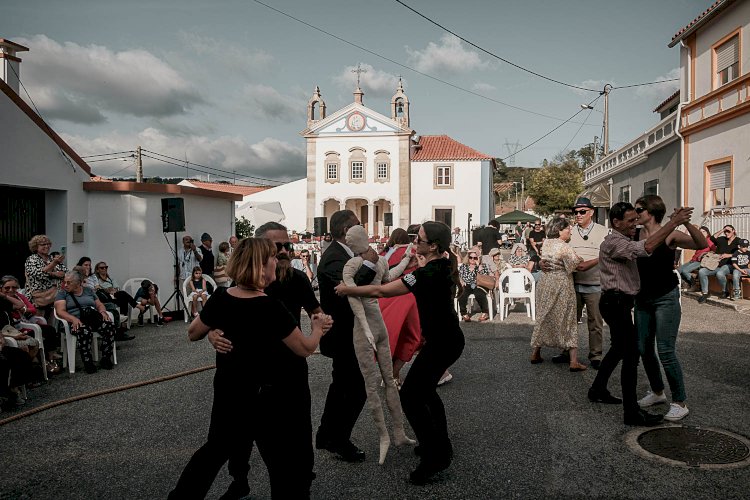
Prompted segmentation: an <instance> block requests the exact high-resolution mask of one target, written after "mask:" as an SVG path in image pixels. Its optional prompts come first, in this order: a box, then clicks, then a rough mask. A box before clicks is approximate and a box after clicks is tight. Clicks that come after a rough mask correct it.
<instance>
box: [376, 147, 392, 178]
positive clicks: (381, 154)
mask: <svg viewBox="0 0 750 500" xmlns="http://www.w3.org/2000/svg"><path fill="white" fill-rule="evenodd" d="M390 180H391V159H390V157H389V156H388V151H385V150H383V149H381V150H379V151H375V182H389V181H390Z"/></svg>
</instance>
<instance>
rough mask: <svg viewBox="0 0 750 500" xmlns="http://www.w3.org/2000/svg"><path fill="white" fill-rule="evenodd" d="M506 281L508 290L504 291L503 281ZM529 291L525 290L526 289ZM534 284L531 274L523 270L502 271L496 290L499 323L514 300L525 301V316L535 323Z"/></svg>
mask: <svg viewBox="0 0 750 500" xmlns="http://www.w3.org/2000/svg"><path fill="white" fill-rule="evenodd" d="M506 278H507V280H508V289H507V291H506V290H505V280H506ZM529 286H530V288H531V290H527V288H529ZM535 294H536V283H535V282H534V277H533V276H532V275H531V273H530V272H529V271H528V270H526V269H523V268H512V269H507V270H505V271H503V273H502V274H501V275H500V288H499V290H498V300H497V311H498V313H499V314H500V321H503V320H504V319H505V318H506V317H507V316H508V311H509V309H510V303H511V302H512V301H514V300H515V299H523V300H525V301H526V316H530V317H531V319H532V321H536V299H535V296H536V295H535Z"/></svg>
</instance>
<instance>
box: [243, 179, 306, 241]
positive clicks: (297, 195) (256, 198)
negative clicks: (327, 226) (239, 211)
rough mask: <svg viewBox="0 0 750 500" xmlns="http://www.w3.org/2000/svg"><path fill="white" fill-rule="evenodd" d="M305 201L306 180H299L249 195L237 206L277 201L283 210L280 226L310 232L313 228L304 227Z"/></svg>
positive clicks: (290, 229)
mask: <svg viewBox="0 0 750 500" xmlns="http://www.w3.org/2000/svg"><path fill="white" fill-rule="evenodd" d="M306 200H307V179H299V180H296V181H292V182H288V183H286V184H282V185H281V186H277V187H273V188H270V189H266V190H264V191H260V192H258V193H253V194H249V195H247V196H245V197H244V198H243V199H242V201H241V202H239V203H238V205H242V204H245V203H247V202H248V201H252V202H261V203H265V202H272V201H278V202H279V203H281V208H282V209H283V210H284V220H283V221H281V224H284V225H285V226H286V228H287V229H288V230H289V231H297V232H305V231H310V232H312V230H313V228H311V227H306V226H307V218H306V210H307V205H306Z"/></svg>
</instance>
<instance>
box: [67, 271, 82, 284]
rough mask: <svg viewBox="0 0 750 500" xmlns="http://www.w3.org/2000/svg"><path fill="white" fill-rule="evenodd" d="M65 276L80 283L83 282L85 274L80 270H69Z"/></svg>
mask: <svg viewBox="0 0 750 500" xmlns="http://www.w3.org/2000/svg"><path fill="white" fill-rule="evenodd" d="M65 277H66V278H68V279H71V280H73V281H78V284H79V285H80V284H81V283H83V276H81V273H79V272H78V271H68V272H67V273H65Z"/></svg>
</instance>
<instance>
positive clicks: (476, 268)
mask: <svg viewBox="0 0 750 500" xmlns="http://www.w3.org/2000/svg"><path fill="white" fill-rule="evenodd" d="M480 255H481V254H480V253H479V251H477V250H476V249H475V248H472V249H471V250H469V252H468V253H467V254H466V260H465V261H464V263H463V264H461V265H460V266H459V268H458V276H459V278H460V279H461V286H462V287H463V292H462V293H461V296H460V297H458V306H459V308H460V309H461V316H462V317H463V320H464V321H471V314H469V311H467V309H466V306H467V304H468V302H469V295H474V298H475V299H476V301H477V302H478V303H479V307H480V308H481V310H482V314H481V316H479V321H487V320H488V319H489V315H488V314H487V313H488V312H489V306H488V304H487V291H486V290H485V289H483V288H481V287H479V286H478V285H477V275H478V274H484V275H487V276H490V275H491V273H490V269H489V267H488V266H487V264H484V263H480V262H479V256H480Z"/></svg>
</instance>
